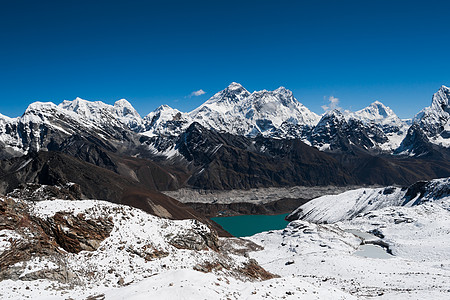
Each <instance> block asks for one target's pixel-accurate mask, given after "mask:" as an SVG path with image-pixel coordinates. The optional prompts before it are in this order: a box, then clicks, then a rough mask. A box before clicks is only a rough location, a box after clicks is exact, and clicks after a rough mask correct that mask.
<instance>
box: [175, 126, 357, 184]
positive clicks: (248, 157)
mask: <svg viewBox="0 0 450 300" xmlns="http://www.w3.org/2000/svg"><path fill="white" fill-rule="evenodd" d="M177 146H178V150H179V152H180V153H181V154H182V155H183V156H184V157H185V158H186V159H187V160H188V161H192V162H193V163H194V165H196V166H197V169H196V170H195V171H194V173H193V174H192V176H191V178H190V179H189V181H188V185H190V186H192V187H195V188H207V189H233V188H241V189H246V188H252V187H262V186H284V185H327V184H338V185H344V184H351V183H354V180H353V179H352V178H351V176H350V175H349V174H347V173H346V172H345V171H344V170H342V169H340V168H339V165H338V163H337V162H336V161H335V160H334V159H333V158H331V157H329V156H328V155H326V154H324V153H322V152H320V151H318V150H317V149H314V148H312V147H309V146H307V145H306V144H304V143H302V142H301V141H299V140H277V139H269V138H262V137H260V138H256V139H248V138H245V137H242V136H234V135H230V134H221V133H218V132H215V131H208V130H206V129H205V128H203V127H201V126H200V125H199V124H196V123H194V124H193V125H191V126H190V127H189V128H188V129H187V131H186V132H185V133H184V134H183V135H182V136H181V137H180V140H179V143H178V144H177Z"/></svg>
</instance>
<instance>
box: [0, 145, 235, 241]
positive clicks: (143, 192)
mask: <svg viewBox="0 0 450 300" xmlns="http://www.w3.org/2000/svg"><path fill="white" fill-rule="evenodd" d="M134 162H135V161H134ZM0 178H1V185H0V193H1V194H8V193H10V192H13V191H14V190H15V189H18V188H19V189H20V188H22V187H23V183H24V182H26V183H34V184H37V185H49V186H57V187H67V186H70V184H68V183H73V184H75V185H76V186H77V188H76V189H75V190H74V192H73V193H72V195H75V196H76V198H83V199H100V200H107V201H110V202H113V203H119V204H125V205H129V206H132V207H136V208H140V209H142V210H144V211H146V212H148V213H151V214H153V215H156V216H160V217H163V218H169V219H197V220H200V221H202V222H204V223H207V224H209V225H210V226H212V227H213V228H215V229H216V230H217V231H219V233H221V234H222V235H226V234H227V233H226V232H225V231H223V229H222V228H221V227H220V226H218V225H217V224H215V223H214V222H212V221H210V220H209V219H207V218H204V217H202V216H200V215H199V214H197V213H196V212H195V211H194V210H193V209H192V208H189V207H188V206H186V205H184V204H182V203H180V202H178V201H176V200H175V199H173V198H170V197H168V196H166V195H164V194H162V193H159V192H157V191H156V190H154V189H152V188H151V187H148V184H147V183H146V182H144V183H141V182H139V181H138V180H135V179H134V180H133V179H131V178H127V177H126V176H123V175H120V174H117V173H115V172H113V171H110V170H107V169H105V168H101V167H98V166H95V165H93V164H91V163H87V162H84V161H81V160H79V159H77V158H74V157H72V156H69V155H66V154H63V153H60V152H52V151H40V152H38V153H33V154H30V155H26V156H23V157H19V158H14V159H10V160H3V161H0ZM147 180H149V179H147ZM155 181H157V180H155ZM163 181H164V180H163ZM78 187H79V188H78ZM16 192H17V191H16ZM80 194H81V195H80ZM38 200H39V199H38Z"/></svg>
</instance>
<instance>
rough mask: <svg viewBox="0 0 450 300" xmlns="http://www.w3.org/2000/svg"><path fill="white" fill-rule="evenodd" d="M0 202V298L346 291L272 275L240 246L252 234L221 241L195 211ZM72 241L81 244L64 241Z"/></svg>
mask: <svg viewBox="0 0 450 300" xmlns="http://www.w3.org/2000/svg"><path fill="white" fill-rule="evenodd" d="M0 204H1V208H2V209H1V210H0V212H1V213H2V214H1V216H0V217H1V218H2V222H0V223H1V224H0V226H1V227H0V229H1V230H0V258H1V259H0V263H1V265H2V269H1V271H0V280H2V281H0V298H1V299H25V298H30V299H86V298H88V297H91V298H90V299H263V298H266V299H280V298H283V297H285V298H287V299H298V298H302V299H353V297H352V296H350V295H349V294H346V293H344V292H341V291H339V290H337V289H335V288H332V287H321V286H316V285H313V284H310V283H307V282H305V281H303V280H299V279H298V278H290V277H286V278H284V277H281V278H277V277H274V276H273V275H272V274H270V273H267V272H266V271H265V270H263V269H261V268H260V267H259V266H258V265H257V263H256V262H255V261H252V260H249V258H248V257H246V255H244V254H245V253H246V247H252V246H251V245H253V244H251V243H250V246H248V245H247V244H248V242H245V243H242V242H240V241H239V240H237V239H224V240H221V241H220V242H219V240H217V237H216V236H215V234H214V233H213V232H211V230H210V229H209V228H208V227H207V226H205V225H203V224H201V223H199V222H197V221H194V220H183V221H172V220H167V219H161V218H158V217H155V216H151V215H148V214H146V213H145V212H142V211H140V210H138V209H134V208H130V207H125V206H121V205H115V204H111V203H107V202H103V201H94V200H86V201H63V200H54V201H42V202H35V203H31V202H25V201H20V200H8V199H2V201H1V203H0ZM58 216H59V217H58ZM66 221H67V222H66ZM109 224H113V226H111V228H110V230H109V231H108V232H109V233H108V234H107V235H108V236H107V237H106V238H104V239H103V240H102V241H100V240H101V238H100V237H99V235H100V234H99V232H100V231H101V229H103V227H109ZM40 226H41V227H40ZM46 226H50V227H51V228H52V230H51V233H49V232H47V231H46V230H45V229H46V228H47V227H46ZM97 227H102V228H100V229H98V228H97ZM42 229H44V232H45V233H44V232H42ZM99 230H100V231H99ZM52 234H55V238H54V239H52V238H49V237H48V236H49V235H52ZM30 241H36V242H35V244H29V242H30ZM77 242H80V245H81V246H82V247H83V249H82V250H81V251H80V252H78V253H77V252H76V251H75V252H73V253H72V252H70V251H66V250H65V249H73V248H76V247H74V245H75V246H77V245H76V244H77ZM36 244H37V246H36ZM19 246H20V247H19ZM34 246H36V249H32V250H31V251H28V248H30V247H34ZM17 247H19V248H18V249H15V248H17ZM253 247H257V246H256V245H254V246H253ZM63 248H64V249H63ZM87 248H95V250H93V249H91V250H92V251H87V250H85V249H87ZM14 249H15V250H16V251H14ZM21 253H27V254H29V256H26V255H25V256H23V257H22V256H21ZM15 261H17V262H16V263H14V262H15ZM5 265H6V267H5ZM336 297H337V298H336Z"/></svg>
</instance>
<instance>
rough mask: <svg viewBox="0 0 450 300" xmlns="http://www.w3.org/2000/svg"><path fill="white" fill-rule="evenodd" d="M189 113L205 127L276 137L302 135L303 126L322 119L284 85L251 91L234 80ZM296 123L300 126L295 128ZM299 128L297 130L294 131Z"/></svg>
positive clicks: (234, 132) (235, 132) (247, 134)
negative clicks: (270, 89) (273, 88)
mask: <svg viewBox="0 0 450 300" xmlns="http://www.w3.org/2000/svg"><path fill="white" fill-rule="evenodd" d="M189 116H190V117H191V118H192V120H193V121H196V122H198V123H200V124H201V125H203V126H204V127H206V128H214V129H216V130H219V131H226V132H230V133H232V134H237V135H245V136H256V135H274V136H277V137H286V136H288V135H289V136H294V137H300V135H301V133H300V132H301V131H302V130H301V128H303V127H305V126H309V127H312V126H314V125H315V124H316V123H317V122H318V121H319V119H320V117H319V116H318V115H316V114H315V113H313V112H311V111H310V110H309V109H307V108H306V107H305V106H303V105H302V104H301V103H299V102H298V101H297V100H296V99H295V98H294V95H293V93H292V92H291V91H290V90H288V89H286V88H285V87H279V88H277V89H276V90H274V91H267V90H262V91H255V92H253V93H251V94H250V93H249V92H248V91H247V90H246V89H245V88H244V87H243V86H242V85H240V84H238V83H235V82H233V83H231V84H230V85H229V86H228V87H227V88H226V89H224V90H223V91H221V92H219V93H217V94H215V95H214V96H213V97H211V98H210V99H209V100H208V101H206V102H205V103H204V104H202V105H201V106H200V107H199V108H197V109H195V110H193V111H192V112H190V113H189ZM293 126H294V127H295V126H299V128H297V129H292V127H293ZM287 131H289V132H290V134H287V133H286V132H287ZM297 131H298V134H293V135H292V132H297Z"/></svg>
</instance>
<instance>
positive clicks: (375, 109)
mask: <svg viewBox="0 0 450 300" xmlns="http://www.w3.org/2000/svg"><path fill="white" fill-rule="evenodd" d="M350 116H351V117H353V118H355V119H358V120H360V121H362V122H363V123H366V124H367V123H370V122H375V123H381V124H382V125H384V124H387V123H396V124H399V123H402V121H401V120H400V118H399V117H398V116H397V115H396V114H395V113H394V111H393V110H392V109H391V108H389V107H388V106H386V105H384V104H383V103H381V102H380V101H375V102H373V103H372V104H370V105H369V106H367V107H366V108H363V109H361V110H359V111H356V112H354V113H351V114H350Z"/></svg>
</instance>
